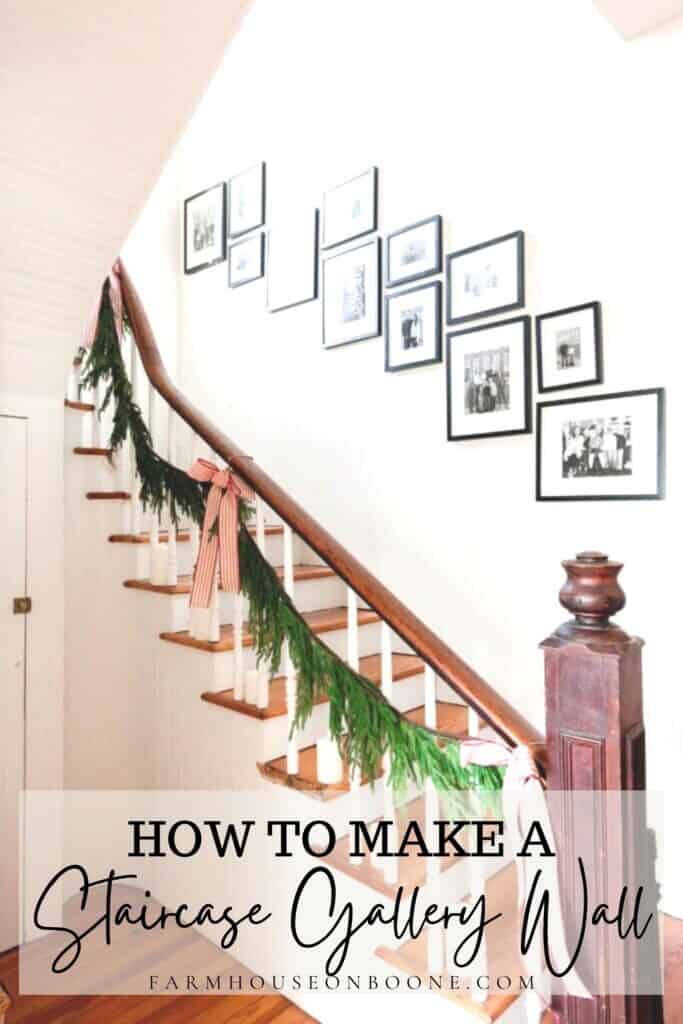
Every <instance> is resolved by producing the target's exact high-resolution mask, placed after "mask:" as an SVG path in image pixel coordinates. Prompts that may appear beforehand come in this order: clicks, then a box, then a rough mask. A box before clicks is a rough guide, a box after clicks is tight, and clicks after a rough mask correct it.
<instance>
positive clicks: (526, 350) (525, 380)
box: [446, 315, 533, 441]
mask: <svg viewBox="0 0 683 1024" xmlns="http://www.w3.org/2000/svg"><path fill="white" fill-rule="evenodd" d="M514 324H522V325H523V335H522V354H523V364H524V365H523V370H522V387H523V389H524V399H523V410H524V425H523V426H522V427H519V428H515V429H513V430H492V431H490V432H489V431H487V432H486V433H471V434H456V433H455V432H454V424H453V397H454V396H453V394H452V389H451V368H452V367H451V362H452V347H453V339H455V338H464V337H469V336H471V335H473V334H480V333H482V332H485V331H494V330H497V329H498V328H500V327H504V326H512V325H514ZM446 416H447V426H446V439H447V440H448V441H483V440H487V439H488V438H490V437H514V436H516V435H519V434H530V433H531V431H532V429H533V428H532V410H531V317H530V316H528V315H524V316H518V317H512V318H510V319H507V320H497V321H496V322H495V323H487V324H478V325H477V326H476V327H468V328H466V329H465V330H462V331H450V332H449V333H448V334H447V335H446Z"/></svg>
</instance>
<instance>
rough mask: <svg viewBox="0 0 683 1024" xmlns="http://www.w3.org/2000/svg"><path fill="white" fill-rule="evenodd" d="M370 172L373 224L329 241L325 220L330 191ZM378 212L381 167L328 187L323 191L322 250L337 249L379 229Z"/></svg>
mask: <svg viewBox="0 0 683 1024" xmlns="http://www.w3.org/2000/svg"><path fill="white" fill-rule="evenodd" d="M368 172H372V226H371V227H369V228H366V229H365V230H364V231H358V232H357V233H356V234H355V235H346V237H345V238H337V239H336V241H334V242H327V241H326V240H325V221H326V219H327V217H326V212H327V210H326V208H327V196H328V195H329V194H330V192H336V191H337V189H340V188H345V187H346V186H347V185H350V184H351V182H352V181H356V180H357V179H358V178H364V177H365V175H366V174H367V173H368ZM378 212H379V169H378V168H377V167H368V169H367V170H366V171H362V172H361V173H360V174H354V175H353V177H352V178H347V179H346V181H342V182H341V183H340V184H339V185H334V186H333V187H332V188H328V189H327V191H326V192H323V230H322V242H321V245H320V248H321V250H323V251H324V250H327V249H335V248H336V247H337V246H338V245H343V244H344V243H345V242H351V241H352V240H353V239H354V238H363V237H364V236H365V235H371V234H372V233H373V232H374V231H376V230H377V223H378Z"/></svg>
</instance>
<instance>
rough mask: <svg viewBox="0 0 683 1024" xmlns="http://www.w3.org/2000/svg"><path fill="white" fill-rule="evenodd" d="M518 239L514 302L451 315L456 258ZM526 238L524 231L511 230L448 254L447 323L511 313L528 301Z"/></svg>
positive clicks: (466, 321) (461, 322)
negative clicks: (453, 273) (459, 314)
mask: <svg viewBox="0 0 683 1024" xmlns="http://www.w3.org/2000/svg"><path fill="white" fill-rule="evenodd" d="M512 239H516V242H517V275H516V279H517V280H516V283H517V297H516V299H515V300H514V302H508V303H505V304H503V305H499V306H491V307H489V308H486V309H482V310H479V311H478V312H476V313H466V314H463V315H462V316H451V306H452V300H453V285H452V267H453V264H454V263H455V261H456V260H459V259H463V258H464V257H466V256H469V255H471V253H474V252H480V251H482V250H483V249H487V248H489V247H491V248H492V247H493V246H496V245H500V244H501V243H503V242H509V241H510V240H512ZM525 250H526V240H525V236H524V232H523V231H511V232H510V233H509V234H507V235H499V236H498V237H497V238H489V239H487V241H486V242H479V243H478V244H477V245H470V246H469V247H468V248H467V249H458V250H457V251H455V252H451V253H449V254H448V255H447V256H446V323H447V324H449V326H450V325H452V324H464V323H469V322H470V321H472V320H479V319H481V318H482V317H489V316H500V314H501V313H509V312H511V311H512V310H514V309H522V308H523V307H524V305H525V303H526V269H525Z"/></svg>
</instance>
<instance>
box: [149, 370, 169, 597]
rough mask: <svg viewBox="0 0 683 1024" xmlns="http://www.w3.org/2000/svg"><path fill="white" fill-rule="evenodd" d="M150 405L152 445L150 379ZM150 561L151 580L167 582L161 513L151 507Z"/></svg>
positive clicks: (153, 406) (152, 423) (151, 387)
mask: <svg viewBox="0 0 683 1024" xmlns="http://www.w3.org/2000/svg"><path fill="white" fill-rule="evenodd" d="M147 394H148V405H147V410H148V413H147V416H148V423H147V428H148V430H149V436H150V438H151V441H152V447H154V443H155V435H156V430H155V426H156V424H155V411H156V391H155V390H154V385H153V384H152V382H151V381H149V387H148V391H147ZM149 516H150V522H149V563H150V580H151V582H152V583H153V584H154V585H155V586H163V585H164V584H165V583H166V565H165V553H164V551H162V548H161V544H160V543H159V515H158V512H156V511H155V510H154V509H150V512H149Z"/></svg>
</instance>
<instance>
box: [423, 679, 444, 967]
mask: <svg viewBox="0 0 683 1024" xmlns="http://www.w3.org/2000/svg"><path fill="white" fill-rule="evenodd" d="M424 687H425V725H426V726H427V727H428V728H429V729H436V722H437V718H436V677H435V675H434V669H433V668H431V666H429V665H425V672H424ZM424 808H425V833H426V836H427V844H428V846H429V848H430V849H435V848H436V846H437V844H438V833H437V829H436V826H435V825H434V822H435V821H436V820H437V819H438V817H439V798H438V795H437V792H436V789H435V788H434V783H433V782H432V780H431V779H427V780H426V781H425V791H424ZM425 874H426V882H427V886H428V887H429V902H430V903H436V904H437V905H438V904H439V888H440V880H441V865H440V863H439V858H438V857H428V858H427V860H426V869H425ZM443 957H444V931H443V928H441V927H440V926H439V925H429V926H428V927H427V969H428V971H429V973H430V975H439V974H441V972H442V970H443Z"/></svg>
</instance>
